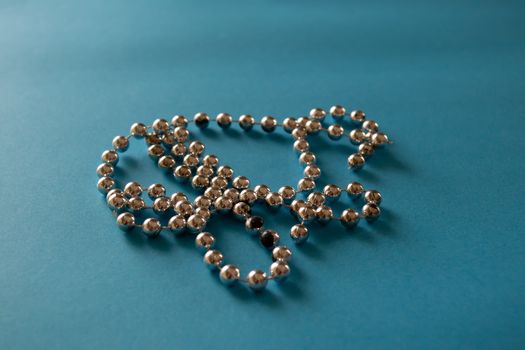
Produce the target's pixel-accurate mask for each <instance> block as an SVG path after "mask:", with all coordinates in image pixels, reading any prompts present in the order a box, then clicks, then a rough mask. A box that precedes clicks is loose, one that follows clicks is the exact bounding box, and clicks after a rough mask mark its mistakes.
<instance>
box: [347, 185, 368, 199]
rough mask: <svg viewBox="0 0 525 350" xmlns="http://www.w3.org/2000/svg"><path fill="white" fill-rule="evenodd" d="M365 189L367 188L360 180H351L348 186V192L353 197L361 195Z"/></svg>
mask: <svg viewBox="0 0 525 350" xmlns="http://www.w3.org/2000/svg"><path fill="white" fill-rule="evenodd" d="M364 191H365V188H364V187H363V185H361V184H360V183H359V182H355V181H354V182H350V183H349V184H348V186H346V193H347V194H348V196H349V197H350V198H352V199H357V198H359V197H361V195H362V194H363V192H364Z"/></svg>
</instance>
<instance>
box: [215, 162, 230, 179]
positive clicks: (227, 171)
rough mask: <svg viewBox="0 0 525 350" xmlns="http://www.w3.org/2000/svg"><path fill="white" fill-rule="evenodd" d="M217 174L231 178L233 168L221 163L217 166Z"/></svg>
mask: <svg viewBox="0 0 525 350" xmlns="http://www.w3.org/2000/svg"><path fill="white" fill-rule="evenodd" d="M217 175H218V176H222V177H224V178H226V179H230V178H231V177H232V176H233V169H232V167H231V166H229V165H221V166H220V167H219V168H217Z"/></svg>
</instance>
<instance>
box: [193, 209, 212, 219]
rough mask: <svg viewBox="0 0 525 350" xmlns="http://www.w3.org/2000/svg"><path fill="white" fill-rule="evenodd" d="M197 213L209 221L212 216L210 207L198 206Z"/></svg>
mask: <svg viewBox="0 0 525 350" xmlns="http://www.w3.org/2000/svg"><path fill="white" fill-rule="evenodd" d="M195 214H196V215H199V216H200V217H201V218H203V219H204V220H206V221H208V220H209V219H210V217H211V211H210V209H208V208H196V209H195Z"/></svg>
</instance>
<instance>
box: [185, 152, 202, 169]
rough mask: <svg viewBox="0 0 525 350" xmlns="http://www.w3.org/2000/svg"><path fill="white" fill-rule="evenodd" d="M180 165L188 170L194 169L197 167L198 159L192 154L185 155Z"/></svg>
mask: <svg viewBox="0 0 525 350" xmlns="http://www.w3.org/2000/svg"><path fill="white" fill-rule="evenodd" d="M182 163H183V164H184V165H186V166H189V167H190V168H195V167H196V166H198V165H199V157H197V156H196V155H193V154H187V155H185V156H184V159H183V160H182Z"/></svg>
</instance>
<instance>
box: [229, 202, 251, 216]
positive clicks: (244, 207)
mask: <svg viewBox="0 0 525 350" xmlns="http://www.w3.org/2000/svg"><path fill="white" fill-rule="evenodd" d="M251 211H252V208H251V207H250V205H248V204H246V203H244V202H239V203H237V204H235V205H234V206H233V213H234V214H235V217H236V218H237V219H242V220H244V219H246V217H248V216H249V215H250V213H251Z"/></svg>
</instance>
